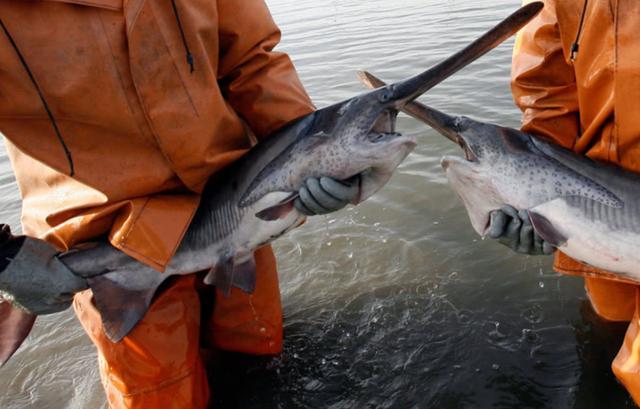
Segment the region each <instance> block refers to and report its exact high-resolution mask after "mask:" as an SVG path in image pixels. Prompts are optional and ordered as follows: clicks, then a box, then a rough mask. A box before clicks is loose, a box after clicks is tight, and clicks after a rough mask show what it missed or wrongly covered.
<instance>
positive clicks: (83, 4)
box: [50, 0, 122, 11]
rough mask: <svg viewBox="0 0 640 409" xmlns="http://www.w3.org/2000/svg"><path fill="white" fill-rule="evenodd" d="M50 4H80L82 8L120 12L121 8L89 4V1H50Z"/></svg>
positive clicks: (97, 3)
mask: <svg viewBox="0 0 640 409" xmlns="http://www.w3.org/2000/svg"><path fill="white" fill-rule="evenodd" d="M50 1H52V2H55V3H67V4H69V3H71V4H80V5H82V6H89V7H96V8H102V9H107V10H115V11H118V10H122V7H114V6H109V5H106V4H103V3H100V2H91V1H86V0H84V1H83V0H71V1H69V0H66V1H65V0H50Z"/></svg>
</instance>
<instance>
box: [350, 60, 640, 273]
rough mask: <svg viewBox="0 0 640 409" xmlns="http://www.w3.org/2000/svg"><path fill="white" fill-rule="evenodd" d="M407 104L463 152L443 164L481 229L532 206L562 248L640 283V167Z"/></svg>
mask: <svg viewBox="0 0 640 409" xmlns="http://www.w3.org/2000/svg"><path fill="white" fill-rule="evenodd" d="M360 76H361V79H363V81H365V82H366V83H367V84H368V85H369V86H370V87H378V86H383V85H384V82H382V81H381V80H379V79H378V78H376V77H375V76H373V75H372V74H370V73H367V72H364V73H361V75H360ZM403 110H404V111H406V112H407V114H409V115H412V116H414V117H416V118H418V119H420V120H421V121H423V122H425V123H426V124H428V125H430V126H431V127H432V128H433V129H435V130H436V131H438V132H439V133H441V134H442V135H444V136H445V137H447V138H448V139H450V140H451V141H453V142H455V143H456V144H458V145H460V147H461V148H462V150H463V151H464V157H458V156H445V157H444V158H443V159H442V162H441V163H442V167H443V168H444V170H445V173H446V175H447V178H448V179H449V184H450V185H451V187H452V188H453V189H454V190H455V191H456V193H457V194H458V196H460V198H461V199H462V202H463V203H464V205H465V207H466V209H467V214H468V215H469V219H470V220H471V224H472V226H473V228H474V229H475V231H476V232H477V233H478V234H480V235H481V236H485V235H486V234H487V231H488V229H489V221H490V213H491V212H492V211H494V210H496V209H500V208H501V207H502V206H503V205H505V204H507V205H511V206H513V207H515V208H516V209H519V210H526V211H527V212H528V214H529V217H530V218H531V223H532V225H533V228H534V229H535V231H536V232H537V233H538V234H539V235H540V236H541V237H542V238H543V239H544V240H545V241H547V242H549V243H550V244H552V245H554V246H556V247H557V248H558V249H560V250H561V251H562V252H563V253H565V254H567V255H569V256H570V257H572V258H574V259H576V260H580V261H582V262H584V263H586V264H589V265H592V266H594V267H597V268H600V269H604V270H607V271H608V272H611V273H613V274H614V276H615V278H617V279H619V280H622V281H629V282H634V283H638V282H640V268H639V267H638V266H640V251H638V244H639V243H640V175H639V174H637V173H633V172H629V171H626V170H623V169H621V168H619V167H615V166H611V165H608V164H604V163H601V162H596V161H593V160H591V159H589V158H587V157H585V156H582V155H577V154H575V153H573V152H572V151H569V150H567V149H564V148H562V147H560V146H558V145H555V144H551V143H549V142H546V141H544V140H543V139H541V138H539V137H537V136H535V135H531V134H528V133H524V132H520V131H518V130H516V129H512V128H507V127H503V126H497V125H492V124H489V123H484V122H478V121H475V120H473V119H470V118H466V117H453V116H450V115H447V114H444V113H442V112H439V111H437V110H435V109H433V108H430V107H427V106H425V105H422V104H420V103H417V102H412V103H411V104H407V105H406V106H405V107H403Z"/></svg>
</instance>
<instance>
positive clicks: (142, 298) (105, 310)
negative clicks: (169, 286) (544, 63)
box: [87, 268, 167, 342]
mask: <svg viewBox="0 0 640 409" xmlns="http://www.w3.org/2000/svg"><path fill="white" fill-rule="evenodd" d="M166 278H167V276H166V275H163V274H162V273H159V272H157V271H155V270H153V269H150V268H149V269H141V270H136V271H128V270H123V271H114V272H111V273H107V274H104V275H101V276H96V277H92V278H89V279H88V280H87V281H88V283H89V287H91V290H92V291H93V300H94V303H95V305H96V308H97V309H98V311H99V312H100V316H101V318H102V325H103V327H104V332H105V334H106V335H107V337H108V338H109V340H111V341H112V342H119V341H120V340H122V338H124V337H125V336H126V335H127V334H128V333H129V332H130V331H131V330H132V329H133V328H134V327H135V326H136V324H137V323H138V322H140V320H141V319H142V318H143V317H144V315H145V314H146V312H147V310H148V309H149V306H150V305H151V301H152V299H153V296H154V294H155V293H156V290H157V289H158V286H159V285H160V284H161V283H162V282H163V281H164V280H165V279H166Z"/></svg>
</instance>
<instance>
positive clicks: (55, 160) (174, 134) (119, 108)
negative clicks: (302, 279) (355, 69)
mask: <svg viewBox="0 0 640 409" xmlns="http://www.w3.org/2000/svg"><path fill="white" fill-rule="evenodd" d="M174 7H175V8H174ZM0 20H1V21H2V22H3V23H4V26H5V28H6V31H5V30H0V132H2V133H3V134H4V135H5V137H6V139H7V140H6V146H7V150H8V152H9V156H10V158H11V161H12V164H13V168H14V171H15V175H16V178H17V181H18V185H19V188H20V192H21V195H22V199H23V214H22V222H23V228H24V232H25V233H26V234H28V235H31V236H37V237H41V238H45V239H46V240H48V241H50V242H52V243H54V244H55V245H57V246H58V247H59V248H60V249H67V248H69V247H70V246H73V245H74V244H76V243H78V242H82V241H86V240H89V239H91V238H93V237H96V236H98V235H103V234H108V235H109V239H110V241H111V243H112V244H113V245H114V246H115V247H117V248H119V249H120V250H122V251H123V252H125V253H127V254H129V255H131V256H132V257H134V258H136V259H138V260H139V261H141V262H143V263H146V264H149V265H151V266H153V267H155V268H156V269H158V270H159V272H158V274H161V271H162V270H163V269H164V267H165V266H166V264H167V262H168V261H169V260H170V258H171V256H172V255H173V253H174V251H175V250H176V247H177V246H178V244H179V242H180V240H181V238H182V235H183V233H184V232H185V230H186V228H187V226H188V225H189V222H190V220H191V217H192V215H193V213H194V211H195V209H196V207H197V206H198V201H199V195H198V193H199V192H200V191H201V190H202V188H203V185H204V184H205V182H206V180H207V178H208V177H209V176H210V175H211V174H213V173H214V172H216V171H218V170H220V169H221V168H223V167H225V166H226V165H228V164H229V163H231V162H232V161H234V160H235V159H237V158H238V157H239V156H241V155H242V154H243V153H244V152H245V151H246V150H247V149H248V148H249V147H250V144H251V140H252V138H253V137H254V136H255V137H257V138H258V139H260V138H262V137H264V136H266V135H268V134H269V133H270V132H271V131H273V130H275V129H277V128H278V127H280V126H282V125H283V124H284V123H286V122H288V121H290V120H292V119H295V118H297V117H299V116H301V115H304V114H307V113H309V112H311V111H312V110H313V106H312V103H311V101H310V100H309V97H308V96H307V94H306V93H305V91H304V89H303V87H302V85H301V84H300V81H299V79H298V77H297V74H296V72H295V70H294V68H293V66H292V64H291V61H290V60H289V58H288V57H287V56H286V55H285V54H282V53H277V52H273V51H272V49H273V47H274V46H275V45H276V44H277V42H278V41H279V37H280V33H279V31H278V29H277V27H276V26H275V24H274V22H273V20H272V18H271V16H270V14H269V11H268V9H267V7H266V5H265V4H264V2H263V1H262V0H243V1H233V0H209V1H199V0H175V3H174V1H171V0H166V1H159V0H48V1H37V2H35V1H23V0H0ZM190 63H192V65H191V64H190ZM39 92H40V93H41V96H40V95H39ZM45 104H46V107H45ZM47 107H48V109H49V110H50V112H51V115H52V117H51V118H50V117H49V115H48V113H47V110H46V109H47ZM54 125H57V127H58V129H59V134H60V135H59V136H58V135H57V134H56V132H55V128H54ZM59 137H60V138H62V139H63V140H64V142H65V143H66V146H67V147H68V150H69V151H70V155H71V159H72V161H73V167H74V174H73V176H72V177H71V176H70V163H69V161H68V159H67V156H66V155H65V151H64V149H63V145H62V143H61V142H60V140H59ZM258 260H259V261H260V260H262V265H261V266H258V270H259V273H260V270H264V271H265V273H264V274H262V276H268V277H267V278H266V280H267V282H266V283H262V284H261V283H260V280H261V274H258V284H257V290H256V294H254V296H247V295H246V294H244V293H242V292H240V291H235V289H234V292H233V293H232V295H231V297H229V298H228V299H227V298H224V297H217V298H218V300H217V302H216V307H215V308H216V312H215V313H214V322H213V323H212V324H211V325H210V327H211V328H214V329H216V331H217V332H215V333H214V334H213V335H211V334H209V337H210V338H213V339H214V341H216V343H217V345H218V346H222V347H226V348H229V349H235V350H239V351H243V352H253V353H275V352H278V351H279V350H280V347H281V336H282V335H281V330H282V327H281V311H280V298H279V293H278V285H277V276H276V272H275V262H274V260H273V255H272V254H271V252H270V251H269V250H266V253H265V251H262V252H261V254H260V255H259V257H258ZM179 281H180V280H179ZM182 282H183V283H182V284H181V286H182V287H180V286H179V287H180V288H183V289H184V286H185V285H186V286H187V287H189V286H190V287H191V288H190V291H187V293H189V294H190V295H189V297H193V296H194V294H195V290H194V286H195V284H194V283H193V280H191V281H189V280H187V279H185V280H182ZM185 282H187V283H188V284H184V283H185ZM180 288H178V290H174V291H173V293H174V294H175V293H180V291H182V290H180ZM183 292H184V291H183ZM185 294H186V293H185ZM87 297H89V298H87ZM171 297H172V296H167V297H165V299H166V300H170V299H172V298H171ZM185 297H186V296H184V297H174V299H177V300H178V301H174V302H173V304H172V302H169V301H167V302H165V303H164V304H168V305H169V307H171V308H169V307H167V305H164V307H163V306H162V305H163V303H162V302H160V300H158V303H159V304H160V305H159V306H158V307H157V308H158V309H162V308H165V310H163V313H162V314H164V315H161V316H160V317H161V318H160V319H158V317H157V316H156V317H155V318H154V317H152V318H149V320H148V321H153V319H156V320H157V321H158V325H159V327H162V323H163V319H164V320H166V321H167V322H170V321H171V320H175V319H177V318H175V317H180V314H182V313H181V312H179V311H178V310H180V309H183V310H185V311H187V310H188V311H191V312H189V314H192V315H193V314H199V313H198V312H197V311H196V310H197V308H195V307H194V308H191V307H188V306H187V305H186V304H188V303H189V302H187V301H181V300H184V298H185ZM76 298H77V299H76V305H75V306H76V310H77V312H78V314H79V316H80V318H81V320H83V325H84V326H85V328H86V329H87V331H88V332H89V333H90V335H91V336H92V339H94V341H96V342H97V346H98V348H99V350H100V359H101V362H103V361H105V360H106V361H108V362H107V363H105V364H104V365H102V366H101V367H102V368H103V369H104V371H103V372H102V375H103V382H105V383H110V384H111V385H112V386H113V385H116V386H115V387H114V388H112V389H113V390H112V391H111V392H113V393H114V394H118V393H120V395H121V396H120V397H118V398H115V397H114V398H113V399H112V396H111V395H112V393H111V392H110V391H108V395H109V397H110V404H112V405H113V406H114V407H116V406H118V407H149V406H148V405H147V406H144V404H142V403H141V404H138V406H136V402H135V399H133V400H132V398H131V396H132V395H135V394H136V393H139V392H140V391H145V390H149V385H150V384H151V385H160V384H162V382H165V381H167V379H166V378H165V379H162V378H163V376H164V377H166V376H168V375H166V374H164V375H160V374H158V373H157V372H151V373H148V374H147V375H148V377H151V378H153V374H157V377H156V378H155V379H149V383H147V384H145V383H138V384H137V386H133V387H129V386H131V385H134V384H136V382H137V381H135V380H131V379H129V380H127V379H128V378H127V376H130V374H129V375H126V376H125V375H122V374H120V373H119V372H120V370H121V369H122V368H118V365H125V362H127V361H131V356H130V355H127V354H130V353H137V354H138V357H140V358H141V359H150V358H149V357H152V358H153V355H152V354H147V353H145V352H144V349H143V347H144V345H142V344H144V343H145V342H147V343H148V342H156V343H157V342H160V341H159V339H160V340H161V341H162V342H161V343H160V345H159V346H157V348H156V349H155V351H156V352H157V353H158V354H160V355H162V354H168V353H169V351H170V350H172V348H175V350H173V352H174V354H173V355H172V358H171V359H169V361H170V362H172V363H171V364H170V363H167V365H168V369H167V371H169V372H171V376H173V378H176V377H179V376H183V377H184V376H187V375H185V374H184V373H183V374H177V372H176V371H175V369H176V367H175V366H174V367H171V365H173V364H174V363H175V362H174V361H175V359H178V358H176V356H177V355H176V354H178V352H179V351H181V349H180V347H179V346H178V347H176V346H175V345H170V342H168V341H169V338H167V337H168V336H169V334H166V333H163V332H159V333H154V332H153V331H151V332H147V333H146V334H147V335H144V333H143V332H142V331H137V332H136V330H134V332H135V333H136V334H134V333H132V334H134V335H135V337H136V341H135V342H133V341H132V342H130V343H129V344H127V342H125V341H123V342H122V343H121V344H122V348H123V349H122V350H121V351H119V352H118V353H117V354H113V353H112V352H113V351H111V350H112V349H113V348H115V347H114V346H113V345H108V341H105V340H101V336H100V331H101V328H100V327H99V325H98V324H99V317H98V316H97V314H95V311H93V312H92V311H88V310H91V308H92V306H91V303H90V295H88V296H87V295H86V294H85V295H83V296H82V297H76ZM160 298H161V299H162V296H161V297H160ZM181 303H182V304H181ZM83 306H84V307H83ZM172 306H173V307H172ZM167 308H168V309H167ZM189 308H190V309H189ZM261 309H262V310H261ZM263 310H264V311H266V312H264V311H263ZM194 311H195V312H194ZM167 314H169V315H167ZM171 314H173V316H171ZM176 314H177V315H176ZM162 317H164V318H162ZM193 318H194V317H193V316H192V317H190V318H184V317H183V318H180V319H179V321H181V322H185V321H189V319H190V320H192V321H193V320H194V319H193ZM145 320H146V318H145ZM196 321H197V320H196ZM258 322H260V325H257V324H256V323H258ZM262 324H264V325H262ZM194 325H195V324H194ZM145 328H147V329H148V328H150V327H149V326H147V327H145ZM238 328H239V329H238ZM191 330H192V327H189V328H187V329H186V330H185V331H191ZM165 332H166V328H165ZM102 338H103V337H102ZM176 339H179V340H182V341H179V342H183V341H184V340H185V339H189V340H190V342H191V343H194V342H195V343H196V351H197V339H195V340H194V339H193V338H192V337H187V336H186V335H184V334H183V336H182V338H181V336H177V338H176ZM137 342H140V343H138V344H136V343H137ZM184 342H186V341H184ZM127 345H129V346H128V347H127ZM141 345H142V346H141ZM127 348H129V349H128V350H127ZM152 349H153V348H152ZM109 351H111V352H109ZM127 351H128V352H127ZM189 354H190V353H189ZM189 354H187V353H186V352H185V354H183V355H184V356H183V357H182V358H180V359H183V360H185V359H187V358H185V356H187V355H189ZM191 355H193V354H191ZM191 355H189V356H191ZM174 358H175V359H174ZM118 359H120V360H121V361H120V362H118ZM154 359H155V358H154ZM189 359H191V358H189ZM172 360H173V361H172ZM154 362H155V361H153V360H152V361H151V363H154ZM127 363H129V362H127ZM155 364H156V365H151V366H150V367H151V368H156V369H157V367H158V365H161V362H155ZM187 366H189V365H187ZM191 366H193V365H191ZM143 368H144V367H143ZM187 369H188V370H190V371H191V372H194V371H196V372H197V371H198V370H195V369H193V368H191V369H189V368H187ZM187 369H185V371H187ZM145 370H146V369H145ZM199 371H200V372H202V371H201V368H200V369H199ZM141 372H144V370H142V371H141ZM178 372H179V371H178ZM185 373H186V372H185ZM200 381H201V379H200ZM200 381H198V382H200ZM167 382H168V381H167ZM196 383H197V382H195V381H194V382H192V383H191V384H190V386H188V388H195V389H198V388H200V386H197V385H196ZM200 383H202V382H200ZM194 385H195V386H194ZM204 387H205V389H206V386H204ZM145 388H146V389H145ZM107 389H108V388H107ZM174 395H175V391H174ZM114 396H115V395H114ZM123 396H125V397H126V396H129V398H127V399H129V401H127V399H125V398H123ZM169 396H170V395H167V396H166V397H165V398H166V399H168V401H171V398H170V397H169ZM175 396H177V395H175ZM185 396H188V393H187V395H185ZM116 401H118V402H119V403H118V402H116ZM125 401H126V402H125ZM168 401H167V400H164V401H163V400H162V399H159V400H158V401H157V402H163V403H164V404H163V406H162V407H173V406H167V405H168V404H167V402H168ZM149 402H151V401H149ZM141 405H142V406H141ZM149 405H151V406H152V407H159V406H153V403H150V404H149ZM194 406H196V407H197V406H199V405H196V404H194ZM175 407H181V406H179V405H178V406H175Z"/></svg>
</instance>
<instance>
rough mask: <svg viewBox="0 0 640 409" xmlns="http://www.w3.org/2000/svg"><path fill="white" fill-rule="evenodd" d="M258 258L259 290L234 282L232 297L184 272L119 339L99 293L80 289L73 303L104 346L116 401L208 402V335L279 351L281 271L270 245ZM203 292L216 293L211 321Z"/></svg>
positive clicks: (106, 380)
mask: <svg viewBox="0 0 640 409" xmlns="http://www.w3.org/2000/svg"><path fill="white" fill-rule="evenodd" d="M256 264H257V266H258V271H257V274H258V276H259V277H260V280H258V282H257V283H256V290H255V292H254V293H253V294H246V293H244V292H242V291H241V290H238V289H237V288H233V289H232V290H231V291H232V293H233V294H232V296H230V297H224V296H223V295H222V293H220V292H219V291H217V290H216V289H215V288H213V287H208V286H202V285H197V284H196V276H195V275H189V276H181V277H179V278H177V279H176V282H175V283H174V284H172V285H171V286H170V287H169V288H168V289H167V290H166V291H164V292H162V293H161V294H160V295H159V296H158V297H157V298H156V300H155V301H154V302H153V304H152V306H151V308H150V309H149V311H148V312H147V314H146V315H145V317H144V319H143V320H142V322H140V324H138V325H137V326H136V327H135V328H134V329H133V330H132V331H131V332H130V333H129V335H127V336H126V337H125V338H124V339H123V340H122V341H121V342H119V343H112V342H111V341H109V340H108V339H107V337H106V336H105V334H104V332H103V329H102V322H101V320H100V314H99V313H98V311H97V310H96V308H95V307H94V305H93V303H92V299H91V292H90V291H85V292H83V293H80V294H78V295H77V296H76V297H75V299H74V304H73V306H74V309H75V311H76V314H77V315H78V318H80V321H81V322H82V325H83V326H84V329H85V331H86V332H87V334H89V337H90V338H91V340H92V341H93V342H94V344H95V345H96V346H97V347H98V362H99V365H100V377H101V379H102V384H103V386H104V389H105V391H106V394H107V400H108V402H109V405H110V407H112V408H163V409H164V408H204V407H206V404H207V400H208V397H209V390H208V387H207V380H206V376H205V372H204V368H203V364H202V361H201V360H200V356H199V349H200V346H201V344H200V339H201V338H202V339H203V341H204V345H202V346H204V347H217V348H221V349H225V350H229V351H236V352H244V353H251V354H256V355H267V354H276V353H279V352H280V351H281V349H282V312H281V305H280V298H279V296H275V297H274V295H277V294H279V291H278V273H277V271H276V268H275V259H274V257H273V252H272V251H271V249H270V248H268V247H263V248H261V249H259V250H258V251H257V252H256ZM214 293H215V294H214ZM199 297H215V300H216V301H215V306H214V311H213V313H212V314H210V319H209V320H208V321H207V322H203V323H201V322H200V316H201V315H200V313H201V304H200V301H199ZM247 305H248V306H250V308H246V306H247ZM205 315H207V314H205ZM214 393H215V391H214Z"/></svg>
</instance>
